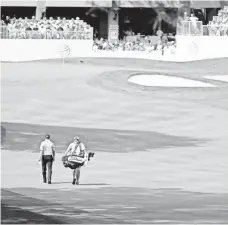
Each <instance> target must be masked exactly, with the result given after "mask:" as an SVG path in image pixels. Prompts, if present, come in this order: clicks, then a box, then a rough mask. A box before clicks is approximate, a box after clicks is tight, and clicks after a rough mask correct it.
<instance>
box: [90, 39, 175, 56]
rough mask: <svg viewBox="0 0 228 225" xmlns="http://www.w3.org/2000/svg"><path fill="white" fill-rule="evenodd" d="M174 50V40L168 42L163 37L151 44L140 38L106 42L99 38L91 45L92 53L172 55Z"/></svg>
mask: <svg viewBox="0 0 228 225" xmlns="http://www.w3.org/2000/svg"><path fill="white" fill-rule="evenodd" d="M175 49H176V43H175V41H174V40H170V41H169V40H168V38H167V36H166V35H164V36H162V37H161V39H160V38H159V39H158V40H157V42H156V43H153V42H151V41H150V40H148V39H147V37H144V38H140V39H138V40H127V39H124V40H118V41H113V42H112V41H108V40H106V39H103V38H101V39H100V40H99V39H95V40H94V44H93V50H94V51H119V52H122V51H137V52H148V53H153V52H160V53H161V54H162V55H164V54H166V53H171V54H174V53H175Z"/></svg>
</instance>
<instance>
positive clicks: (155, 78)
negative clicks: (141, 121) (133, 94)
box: [128, 74, 215, 87]
mask: <svg viewBox="0 0 228 225" xmlns="http://www.w3.org/2000/svg"><path fill="white" fill-rule="evenodd" d="M128 81H129V82H130V83H134V84H139V85H143V86H147V87H215V85H212V84H209V83H204V82H201V81H195V80H190V79H186V78H181V77H172V76H166V75H145V74H144V75H136V76H132V77H130V78H129V80H128Z"/></svg>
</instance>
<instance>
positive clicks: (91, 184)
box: [52, 181, 110, 186]
mask: <svg viewBox="0 0 228 225" xmlns="http://www.w3.org/2000/svg"><path fill="white" fill-rule="evenodd" d="M52 184H72V182H70V181H69V182H66V181H63V182H52ZM109 185H110V184H106V183H80V184H79V186H109Z"/></svg>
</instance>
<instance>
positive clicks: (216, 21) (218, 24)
mask: <svg viewBox="0 0 228 225" xmlns="http://www.w3.org/2000/svg"><path fill="white" fill-rule="evenodd" d="M207 27H208V33H209V35H211V36H212V35H216V36H228V6H225V7H224V9H222V10H219V12H218V16H214V17H213V20H212V21H210V23H209V24H208V26H207Z"/></svg>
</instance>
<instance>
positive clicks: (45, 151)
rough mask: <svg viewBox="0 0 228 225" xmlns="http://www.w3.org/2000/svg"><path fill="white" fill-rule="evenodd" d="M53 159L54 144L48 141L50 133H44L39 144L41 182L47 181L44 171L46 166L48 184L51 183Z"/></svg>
mask: <svg viewBox="0 0 228 225" xmlns="http://www.w3.org/2000/svg"><path fill="white" fill-rule="evenodd" d="M54 160H55V148H54V144H53V143H52V142H51V141H50V135H49V134H47V135H45V140H44V141H42V142H41V144H40V157H39V160H38V161H39V162H40V161H42V175H43V182H44V183H47V177H46V171H47V168H48V184H51V176H52V164H53V162H54Z"/></svg>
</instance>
